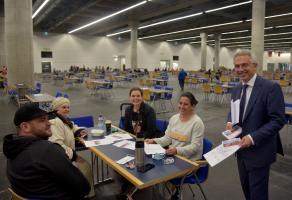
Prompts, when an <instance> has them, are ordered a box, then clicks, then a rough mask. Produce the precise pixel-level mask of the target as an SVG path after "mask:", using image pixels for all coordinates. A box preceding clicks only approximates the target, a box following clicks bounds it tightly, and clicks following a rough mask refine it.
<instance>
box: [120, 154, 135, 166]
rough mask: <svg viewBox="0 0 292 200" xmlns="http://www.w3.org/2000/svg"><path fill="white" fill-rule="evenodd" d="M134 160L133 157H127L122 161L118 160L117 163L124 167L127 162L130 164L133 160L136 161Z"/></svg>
mask: <svg viewBox="0 0 292 200" xmlns="http://www.w3.org/2000/svg"><path fill="white" fill-rule="evenodd" d="M134 159H135V157H133V156H125V157H124V158H121V159H120V160H118V161H117V163H118V164H120V165H124V164H126V163H127V162H130V161H131V160H134Z"/></svg>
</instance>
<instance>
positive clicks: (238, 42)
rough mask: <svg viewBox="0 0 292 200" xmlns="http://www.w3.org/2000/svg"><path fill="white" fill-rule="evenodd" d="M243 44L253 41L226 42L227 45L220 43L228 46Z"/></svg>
mask: <svg viewBox="0 0 292 200" xmlns="http://www.w3.org/2000/svg"><path fill="white" fill-rule="evenodd" d="M242 43H251V41H241V42H226V43H220V45H226V44H227V45H228V44H242Z"/></svg>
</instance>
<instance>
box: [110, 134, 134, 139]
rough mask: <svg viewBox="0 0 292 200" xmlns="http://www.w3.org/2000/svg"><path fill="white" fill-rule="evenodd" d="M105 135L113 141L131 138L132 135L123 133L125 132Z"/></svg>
mask: <svg viewBox="0 0 292 200" xmlns="http://www.w3.org/2000/svg"><path fill="white" fill-rule="evenodd" d="M106 137H107V138H110V139H111V140H113V141H119V140H129V139H132V136H130V135H129V134H125V133H114V134H111V135H108V136H106Z"/></svg>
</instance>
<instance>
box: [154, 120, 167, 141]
mask: <svg viewBox="0 0 292 200" xmlns="http://www.w3.org/2000/svg"><path fill="white" fill-rule="evenodd" d="M167 126H168V121H166V120H161V119H157V120H156V128H158V129H159V130H160V132H161V135H159V137H162V136H163V135H164V134H165V131H166V129H167Z"/></svg>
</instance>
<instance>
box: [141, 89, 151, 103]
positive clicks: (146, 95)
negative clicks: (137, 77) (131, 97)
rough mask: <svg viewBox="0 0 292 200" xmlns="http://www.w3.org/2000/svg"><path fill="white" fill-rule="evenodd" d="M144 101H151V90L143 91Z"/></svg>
mask: <svg viewBox="0 0 292 200" xmlns="http://www.w3.org/2000/svg"><path fill="white" fill-rule="evenodd" d="M143 100H145V101H151V92H150V90H149V89H146V90H144V91H143Z"/></svg>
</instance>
